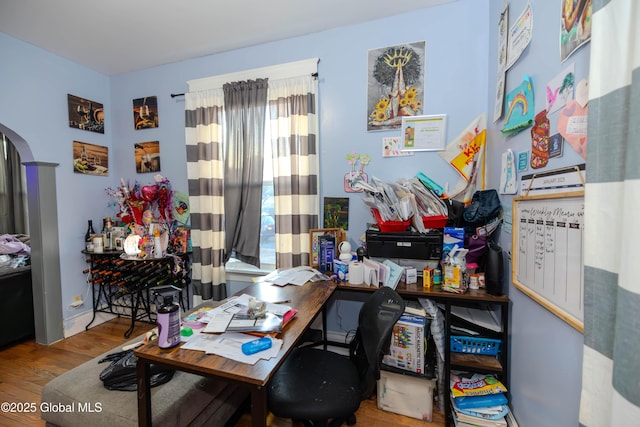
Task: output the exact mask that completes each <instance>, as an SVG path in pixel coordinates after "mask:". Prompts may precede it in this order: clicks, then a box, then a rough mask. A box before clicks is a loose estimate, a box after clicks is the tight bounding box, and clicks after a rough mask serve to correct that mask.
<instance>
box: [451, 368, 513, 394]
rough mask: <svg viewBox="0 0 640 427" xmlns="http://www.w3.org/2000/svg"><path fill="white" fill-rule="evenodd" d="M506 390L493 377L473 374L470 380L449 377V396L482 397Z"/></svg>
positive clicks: (453, 376)
mask: <svg viewBox="0 0 640 427" xmlns="http://www.w3.org/2000/svg"><path fill="white" fill-rule="evenodd" d="M506 391H507V388H506V387H505V386H504V384H502V383H501V382H500V381H499V380H498V379H497V378H496V377H495V376H493V375H483V374H474V375H473V376H472V377H471V378H462V377H458V376H455V375H452V376H451V395H452V396H453V397H462V396H483V395H487V394H495V393H505V392H506Z"/></svg>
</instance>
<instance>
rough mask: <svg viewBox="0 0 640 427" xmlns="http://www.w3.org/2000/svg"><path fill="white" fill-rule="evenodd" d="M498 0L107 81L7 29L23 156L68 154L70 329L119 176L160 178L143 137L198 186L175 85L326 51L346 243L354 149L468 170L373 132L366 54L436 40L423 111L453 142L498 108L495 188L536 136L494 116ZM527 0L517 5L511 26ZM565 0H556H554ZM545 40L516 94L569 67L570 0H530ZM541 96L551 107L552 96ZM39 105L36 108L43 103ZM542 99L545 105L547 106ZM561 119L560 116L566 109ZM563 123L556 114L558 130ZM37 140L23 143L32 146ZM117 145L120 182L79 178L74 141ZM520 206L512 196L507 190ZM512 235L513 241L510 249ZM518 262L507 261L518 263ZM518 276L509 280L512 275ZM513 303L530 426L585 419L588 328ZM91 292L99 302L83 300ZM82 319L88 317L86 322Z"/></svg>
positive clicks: (62, 202) (2, 109)
mask: <svg viewBox="0 0 640 427" xmlns="http://www.w3.org/2000/svg"><path fill="white" fill-rule="evenodd" d="M497 3H502V2H495V1H494V2H490V1H489V0H481V1H478V0H458V1H456V2H453V3H450V4H446V5H441V6H437V7H433V8H429V9H424V10H420V11H417V12H414V13H410V14H404V15H398V16H393V17H389V18H386V19H382V20H378V21H373V22H369V23H365V24H361V25H355V26H350V27H344V28H340V29H336V30H330V31H325V32H321V33H316V34H310V35H307V36H303V37H297V38H292V39H288V40H283V41H280V42H274V43H267V44H263V45H260V46H255V47H251V48H246V49H239V50H234V51H230V52H225V53H222V54H217V55H211V56H206V57H201V58H197V59H193V60H189V61H184V62H180V63H175V64H167V65H163V66H158V67H154V68H150V69H146V70H142V71H137V72H132V73H126V74H121V75H116V76H111V77H109V76H104V75H102V74H100V73H97V72H95V71H92V70H89V69H87V68H85V67H82V66H80V65H78V64H75V63H72V62H69V61H67V60H65V59H62V58H60V57H57V56H55V55H52V54H50V53H48V52H45V51H43V50H41V49H39V48H36V47H33V46H31V45H28V44H26V43H23V42H21V41H18V40H16V39H13V38H11V37H8V36H6V35H4V34H2V33H0V52H2V53H3V57H4V58H10V59H11V61H5V63H4V64H3V67H1V68H0V93H2V94H3V96H2V98H1V99H0V125H1V126H3V128H4V129H5V130H6V129H7V128H8V129H10V130H11V131H12V132H13V133H14V134H15V135H17V136H19V138H17V139H18V142H19V149H20V152H21V154H22V156H23V160H37V161H43V162H55V163H59V164H60V166H58V168H57V170H56V177H57V183H58V190H57V193H58V218H59V230H60V251H61V274H62V284H63V285H62V286H63V289H62V299H63V311H64V318H65V328H66V329H71V328H74V327H76V328H77V327H78V325H74V322H76V319H77V318H78V314H82V310H86V309H88V304H85V307H84V308H83V309H80V310H74V309H71V308H69V304H70V302H71V300H72V297H73V295H77V294H83V295H85V294H86V291H87V286H86V281H85V276H84V275H83V274H82V273H81V271H82V270H84V269H85V268H86V263H85V261H84V257H83V256H81V254H80V252H79V251H80V248H81V247H82V246H83V242H82V239H83V235H84V231H85V228H86V220H87V219H93V220H94V222H99V219H100V218H102V217H105V216H110V215H113V213H114V212H113V209H112V208H110V207H109V206H108V204H109V202H110V201H109V200H108V198H107V195H106V193H105V189H106V188H107V187H115V186H117V185H118V182H119V180H120V178H121V177H122V178H124V179H126V180H130V181H134V180H137V181H139V182H140V183H142V184H146V183H151V182H152V180H153V176H152V174H136V172H135V165H134V161H133V155H134V149H133V144H135V143H137V142H145V141H155V140H157V141H160V150H161V159H162V172H161V173H162V174H163V175H165V176H166V177H168V178H169V179H170V180H171V181H172V184H173V186H174V188H175V189H178V190H186V188H187V176H186V160H185V148H184V127H183V126H184V101H183V98H171V97H170V94H171V93H181V92H185V91H186V90H187V85H186V81H188V80H192V79H198V78H202V77H208V76H212V75H218V74H224V73H229V72H234V71H242V70H246V69H251V68H257V67H264V66H269V65H275V64H280V63H285V62H290V61H297V60H300V59H306V58H313V57H318V58H320V63H319V74H320V77H319V90H320V111H319V119H320V176H321V196H322V197H347V196H348V197H349V198H350V215H349V230H348V238H349V240H350V241H351V242H352V244H354V246H355V245H356V244H357V243H358V242H359V239H360V237H361V235H362V234H363V233H364V231H365V224H366V222H370V221H372V218H371V215H370V214H369V212H368V210H367V209H366V207H365V206H364V205H363V203H362V201H361V199H362V197H361V195H359V194H354V193H345V192H344V190H343V188H342V177H343V175H344V174H345V173H346V172H347V171H348V168H349V166H348V165H347V163H346V160H345V155H346V154H347V153H349V152H351V151H356V152H358V153H367V154H369V155H370V156H371V158H372V161H371V164H370V165H368V166H367V167H366V169H365V172H367V173H368V174H369V176H376V177H379V178H381V179H383V180H389V181H393V180H396V179H398V178H404V177H411V176H413V175H415V173H416V172H418V171H423V172H424V173H426V174H427V175H429V176H430V177H432V178H434V179H435V180H436V181H438V182H439V183H440V184H442V185H445V184H447V183H448V184H449V185H450V186H451V187H452V186H453V185H455V183H456V182H457V174H456V173H455V172H454V171H453V169H452V168H451V167H449V166H448V165H447V164H446V163H445V162H444V161H442V160H441V159H440V157H439V156H438V155H437V154H436V153H424V152H423V153H416V154H415V155H414V156H413V157H403V158H382V154H381V152H382V147H381V141H382V137H385V136H398V135H399V131H397V132H390V131H386V132H367V131H366V118H367V111H366V87H367V81H366V80H367V68H366V67H367V51H368V50H370V49H375V48H380V47H386V46H393V45H396V44H403V43H408V42H414V41H422V40H424V41H426V68H425V93H426V95H425V100H424V112H425V114H447V119H448V126H447V140H450V139H452V138H455V137H456V136H457V135H458V134H459V133H460V132H461V131H462V130H463V129H464V127H465V126H466V125H467V124H468V123H469V122H471V121H472V120H473V119H474V118H475V117H477V116H478V115H479V114H481V113H485V112H486V113H487V117H488V119H489V123H488V155H487V165H488V170H487V178H488V180H489V187H497V185H498V182H499V181H498V180H499V172H498V171H499V165H500V161H499V159H500V154H501V153H502V151H504V150H505V149H506V148H512V149H514V151H522V150H524V149H525V148H527V147H528V146H529V145H530V141H529V140H528V139H527V134H528V132H523V133H522V134H520V135H518V136H516V137H513V138H510V139H507V140H505V139H504V138H503V137H502V136H501V134H500V132H499V128H500V127H501V122H498V124H497V125H493V124H491V119H490V118H491V117H492V113H491V112H492V111H493V97H494V95H493V94H494V91H495V68H496V56H497V52H496V50H497V49H496V48H497V32H496V28H497V21H498V17H499V14H500V12H501V10H500V5H498V4H497ZM525 3H526V0H514V1H512V2H511V16H512V22H513V20H515V17H516V16H517V15H518V14H519V12H520V11H521V10H522V8H524V5H525ZM551 3H554V4H551ZM532 6H533V11H534V16H535V18H534V20H535V26H534V40H533V42H532V44H531V46H530V47H529V48H528V49H527V51H525V53H524V55H523V58H522V59H521V60H520V61H519V62H518V63H517V64H516V65H515V66H514V67H513V68H512V69H511V70H510V71H509V74H508V80H507V85H508V88H507V89H508V90H509V89H512V88H513V87H515V86H516V85H517V84H518V83H519V81H520V80H521V78H522V76H523V75H524V74H529V75H531V76H532V77H533V79H534V88H535V89H536V99H539V100H543V99H544V93H543V92H542V91H541V89H542V88H544V84H545V83H546V82H547V81H548V80H549V79H551V78H552V77H553V76H555V74H557V73H558V72H560V71H561V70H562V69H563V68H564V66H563V65H562V64H560V63H559V59H558V57H559V55H558V53H557V52H558V42H557V34H558V32H557V27H558V25H557V23H558V22H559V19H560V18H559V11H560V4H559V1H558V2H548V1H546V2H542V1H535V0H532ZM574 60H575V61H576V72H577V74H578V75H580V74H582V75H586V74H587V68H588V47H587V48H582V50H581V51H580V52H579V54H578V55H576V56H575V58H573V57H572V58H570V60H569V62H571V61H574ZM68 93H70V94H73V95H77V96H80V97H84V98H88V99H91V100H94V101H98V102H101V103H103V104H104V107H105V111H106V131H105V134H104V135H100V134H95V133H91V132H86V131H80V130H77V129H72V128H69V127H68V126H67V109H66V102H67V94H68ZM154 95H155V96H157V97H158V109H159V123H160V126H159V128H157V129H146V130H140V131H135V130H134V127H133V117H132V116H133V114H132V100H133V99H135V98H140V97H145V96H154ZM539 105H542V103H540V104H539ZM34 106H35V107H36V108H35V109H34ZM541 108H543V107H541V106H537V107H536V111H539V110H540V109H541ZM556 117H557V114H556ZM553 127H555V124H554V123H553V116H552V128H553ZM23 140H24V141H25V142H26V143H25V144H22V143H21V142H22V141H23ZM74 140H78V141H82V142H88V143H92V144H98V145H104V146H107V147H109V149H110V158H109V166H110V173H109V176H108V177H95V176H85V175H78V174H74V173H73V171H72V141H74ZM564 151H565V155H564V157H562V158H561V159H559V160H557V161H554V162H553V163H552V164H550V166H549V167H550V168H551V167H553V168H555V167H560V166H562V165H563V164H575V163H579V158H577V156H575V155H572V153H571V152H570V151H571V150H570V148H568V147H565V150H564ZM503 203H504V204H505V205H506V204H509V205H510V198H503ZM510 237H511V236H510V235H509V234H507V233H505V232H502V233H501V243H502V246H503V247H504V248H505V249H508V248H509V247H510ZM507 268H508V266H507ZM506 277H510V275H507V276H506ZM508 291H509V294H510V297H511V298H512V300H513V304H512V323H511V325H512V327H511V333H512V341H511V342H512V346H511V354H512V357H511V366H512V371H511V390H512V395H513V407H514V410H515V413H516V415H517V416H518V417H519V418H520V420H521V424H522V425H526V426H546V425H549V426H559V425H562V426H565V425H576V424H577V418H578V417H577V413H578V408H577V402H578V399H579V394H580V375H581V372H580V367H581V359H582V335H581V334H579V333H577V332H576V331H575V330H573V329H572V328H570V327H568V326H567V325H566V324H565V323H564V322H562V321H560V320H559V319H557V318H556V317H555V316H553V315H551V314H550V313H549V312H547V311H546V310H544V309H543V308H541V307H540V306H538V305H537V304H536V303H534V302H533V301H531V300H530V299H528V297H526V296H524V295H523V294H521V293H520V292H519V291H517V290H516V289H515V288H513V287H511V286H509V287H508ZM85 301H89V299H88V297H85ZM358 307H359V304H358V303H357V302H352V301H343V302H340V303H339V304H336V305H334V306H333V307H332V310H331V312H330V315H331V318H330V319H329V321H330V325H331V327H330V329H335V330H343V331H348V330H350V329H352V328H353V327H354V325H355V318H356V313H357V309H358ZM81 326H84V325H81Z"/></svg>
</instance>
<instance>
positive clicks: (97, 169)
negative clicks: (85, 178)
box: [73, 141, 109, 176]
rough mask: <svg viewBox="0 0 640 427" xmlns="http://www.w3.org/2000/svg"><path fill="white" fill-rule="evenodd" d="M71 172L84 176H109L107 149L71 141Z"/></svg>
mask: <svg viewBox="0 0 640 427" xmlns="http://www.w3.org/2000/svg"><path fill="white" fill-rule="evenodd" d="M73 171H74V172H75V173H82V174H86V175H101V176H107V175H109V147H103V146H101V145H94V144H88V143H86V142H80V141H73Z"/></svg>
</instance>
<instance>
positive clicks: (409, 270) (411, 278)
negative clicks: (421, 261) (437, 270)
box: [402, 267, 418, 284]
mask: <svg viewBox="0 0 640 427" xmlns="http://www.w3.org/2000/svg"><path fill="white" fill-rule="evenodd" d="M402 278H403V279H404V283H407V284H410V283H417V282H418V270H417V269H416V268H415V267H404V272H403V274H402Z"/></svg>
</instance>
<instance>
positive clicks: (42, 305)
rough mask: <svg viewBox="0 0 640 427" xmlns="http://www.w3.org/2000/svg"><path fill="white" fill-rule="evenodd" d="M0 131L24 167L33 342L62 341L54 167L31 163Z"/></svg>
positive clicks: (22, 147)
mask: <svg viewBox="0 0 640 427" xmlns="http://www.w3.org/2000/svg"><path fill="white" fill-rule="evenodd" d="M0 132H2V133H4V134H5V135H6V136H7V137H8V138H9V139H10V140H11V142H12V143H13V145H14V146H15V148H16V149H17V150H18V153H20V158H21V159H22V163H23V164H24V165H25V167H26V172H27V206H28V209H29V232H30V235H31V278H32V285H31V286H32V289H33V311H34V321H35V333H36V342H38V343H40V344H51V343H54V342H56V341H59V340H61V339H63V338H64V329H63V319H62V286H61V280H60V249H59V247H58V214H57V212H58V209H57V197H56V174H55V169H56V167H57V166H58V164H57V163H46V162H38V161H35V160H34V158H33V153H32V152H31V148H30V147H29V144H28V143H27V141H25V140H24V138H22V137H21V136H20V135H18V134H17V133H16V132H14V131H13V130H12V129H10V128H8V127H6V126H4V125H3V124H2V123H0ZM45 212H46V214H45Z"/></svg>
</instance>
